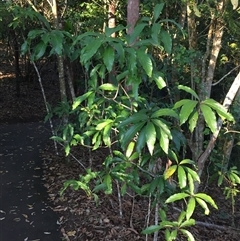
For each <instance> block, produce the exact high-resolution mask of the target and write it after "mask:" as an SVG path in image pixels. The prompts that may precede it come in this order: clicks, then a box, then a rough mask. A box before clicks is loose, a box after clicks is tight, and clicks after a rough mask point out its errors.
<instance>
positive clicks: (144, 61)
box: [137, 49, 153, 77]
mask: <svg viewBox="0 0 240 241" xmlns="http://www.w3.org/2000/svg"><path fill="white" fill-rule="evenodd" d="M137 58H138V61H139V62H140V64H141V65H142V67H143V69H144V70H145V72H146V74H147V75H148V77H151V76H152V70H153V64H152V60H151V58H150V57H149V55H148V54H147V53H145V52H144V51H143V50H141V49H138V50H137Z"/></svg>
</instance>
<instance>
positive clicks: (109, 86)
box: [99, 83, 118, 91]
mask: <svg viewBox="0 0 240 241" xmlns="http://www.w3.org/2000/svg"><path fill="white" fill-rule="evenodd" d="M99 89H101V90H109V91H114V90H117V89H118V88H117V86H115V85H113V84H110V83H105V84H102V85H100V86H99Z"/></svg>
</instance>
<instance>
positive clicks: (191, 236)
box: [180, 224, 195, 241]
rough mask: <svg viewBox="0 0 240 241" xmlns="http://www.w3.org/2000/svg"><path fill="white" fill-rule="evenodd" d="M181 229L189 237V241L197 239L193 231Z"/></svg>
mask: <svg viewBox="0 0 240 241" xmlns="http://www.w3.org/2000/svg"><path fill="white" fill-rule="evenodd" d="M193 225H194V224H193ZM180 231H181V232H182V233H183V234H184V235H185V236H186V237H187V239H188V241H195V238H194V237H193V235H192V233H190V232H189V231H188V230H186V229H180Z"/></svg>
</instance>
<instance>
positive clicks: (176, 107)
mask: <svg viewBox="0 0 240 241" xmlns="http://www.w3.org/2000/svg"><path fill="white" fill-rule="evenodd" d="M188 101H189V99H182V100H179V101H178V102H176V103H175V104H174V106H173V109H178V108H180V107H181V106H183V105H184V104H186V103H187V102H188Z"/></svg>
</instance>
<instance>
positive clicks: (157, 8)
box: [153, 3, 164, 23]
mask: <svg viewBox="0 0 240 241" xmlns="http://www.w3.org/2000/svg"><path fill="white" fill-rule="evenodd" d="M163 7H164V3H159V4H156V6H155V7H154V10H153V22H154V23H155V22H156V21H157V19H158V18H159V16H160V14H161V13H162V10H163Z"/></svg>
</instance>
